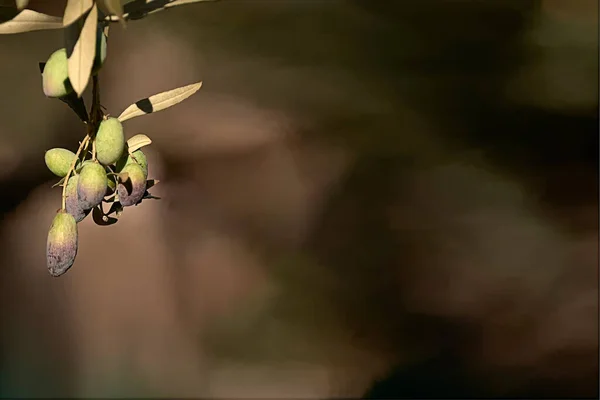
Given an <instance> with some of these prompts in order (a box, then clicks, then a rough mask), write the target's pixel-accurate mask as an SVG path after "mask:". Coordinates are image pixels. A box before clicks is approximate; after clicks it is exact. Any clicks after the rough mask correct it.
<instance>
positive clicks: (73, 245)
mask: <svg viewBox="0 0 600 400" xmlns="http://www.w3.org/2000/svg"><path fill="white" fill-rule="evenodd" d="M77 240H78V238H77V222H75V218H73V216H72V215H71V214H69V213H67V212H65V211H64V210H61V211H59V212H58V213H57V214H56V216H55V217H54V219H53V220H52V225H51V226H50V231H49V232H48V240H47V242H46V264H47V267H48V271H49V272H50V275H52V276H60V275H62V274H64V273H65V272H67V270H68V269H69V268H71V266H72V265H73V263H74V262H75V256H77Z"/></svg>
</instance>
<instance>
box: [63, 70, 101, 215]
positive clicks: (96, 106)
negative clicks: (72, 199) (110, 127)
mask: <svg viewBox="0 0 600 400" xmlns="http://www.w3.org/2000/svg"><path fill="white" fill-rule="evenodd" d="M101 120H102V110H101V108H100V85H99V82H98V75H94V76H93V77H92V105H91V109H90V122H89V123H88V124H87V135H85V138H84V139H83V140H82V141H81V143H80V144H79V149H77V153H75V159H74V160H73V163H72V164H71V167H70V168H69V171H68V172H67V175H65V182H64V184H63V190H62V209H63V210H66V206H67V186H68V184H69V178H70V177H71V175H72V174H73V171H75V166H76V165H77V162H78V161H79V156H80V155H81V152H82V151H86V150H87V148H88V145H89V143H90V140H91V141H92V159H94V160H95V159H96V140H95V139H96V138H95V136H96V131H97V130H98V125H99V124H100V121H101ZM84 160H85V156H84V157H83V160H82V161H84Z"/></svg>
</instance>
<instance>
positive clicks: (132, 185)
mask: <svg viewBox="0 0 600 400" xmlns="http://www.w3.org/2000/svg"><path fill="white" fill-rule="evenodd" d="M125 172H126V173H127V174H129V179H128V180H127V181H126V182H119V184H118V185H117V194H118V195H119V202H120V203H121V204H122V205H123V206H125V207H127V206H133V205H135V204H137V203H138V202H139V201H140V200H141V199H142V197H144V193H146V176H145V175H144V171H143V170H142V167H140V166H139V165H138V164H136V163H131V164H127V165H125V167H123V170H122V171H121V173H125Z"/></svg>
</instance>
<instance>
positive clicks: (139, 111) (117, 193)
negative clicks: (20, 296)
mask: <svg viewBox="0 0 600 400" xmlns="http://www.w3.org/2000/svg"><path fill="white" fill-rule="evenodd" d="M201 1H209V0H68V1H67V3H66V7H65V10H64V14H63V16H62V18H60V17H56V16H51V15H47V14H44V13H40V12H37V11H34V10H31V9H27V6H28V3H29V1H28V0H16V4H15V6H10V7H0V34H16V33H23V32H30V31H40V30H46V29H62V30H63V32H64V47H61V48H59V49H58V50H56V51H54V52H53V53H52V54H51V55H50V57H49V58H48V59H47V60H46V62H42V63H40V64H39V67H40V73H41V75H42V88H43V92H44V94H45V95H46V96H47V97H49V98H53V99H58V100H61V101H62V102H64V103H66V104H67V105H68V106H69V107H70V108H71V109H72V110H73V111H74V112H75V114H76V115H77V116H78V117H79V119H81V121H82V122H83V124H84V128H85V136H84V137H83V139H82V140H81V141H80V142H79V147H78V148H77V150H76V151H75V152H73V151H71V150H68V149H62V148H54V149H51V150H48V151H47V152H46V153H45V162H46V165H47V167H48V169H49V170H50V171H51V172H52V173H54V174H55V175H56V176H58V177H59V178H60V180H59V181H58V182H57V183H56V184H55V185H54V186H53V187H56V186H59V187H62V205H61V208H60V209H59V210H58V211H57V214H56V216H55V217H54V219H53V221H52V224H51V227H50V230H49V232H48V239H47V244H46V259H47V267H48V271H49V272H50V275H52V276H55V277H57V276H61V275H63V274H64V273H65V272H67V271H68V270H69V269H70V268H71V266H72V265H73V263H74V262H75V257H76V255H77V247H78V232H77V224H78V223H79V222H81V221H82V220H83V219H85V218H86V217H87V216H88V215H89V214H92V219H93V220H94V222H95V223H96V224H98V225H101V226H107V225H112V224H114V223H116V222H117V221H118V219H119V217H120V216H121V215H122V214H123V212H124V210H125V209H126V207H130V206H134V205H135V206H137V205H138V204H140V203H142V201H144V200H147V199H157V197H154V196H152V195H151V194H150V192H149V189H150V188H152V187H153V186H154V185H155V184H157V183H158V181H157V180H154V179H148V162H147V160H146V156H145V154H144V153H143V151H142V148H143V147H145V146H148V145H150V144H151V143H152V140H151V139H150V138H149V137H148V136H146V135H144V134H142V133H138V134H135V135H132V136H130V137H129V138H128V139H127V138H126V135H125V129H124V127H123V123H124V122H125V121H127V120H129V119H131V118H135V117H139V116H143V115H146V114H150V113H154V112H157V111H161V110H164V109H166V108H169V107H171V106H174V105H176V104H178V103H180V102H181V101H183V100H185V99H187V98H188V97H190V96H191V95H193V94H194V93H196V92H197V91H198V90H199V89H200V87H201V86H202V82H197V83H193V84H190V85H187V86H183V87H180V88H177V89H173V90H169V91H166V92H163V93H159V94H155V95H153V96H150V97H147V98H144V99H141V100H139V101H137V102H135V103H133V104H131V105H130V106H129V107H127V108H126V109H125V110H123V111H122V112H121V113H120V114H119V116H118V117H112V116H110V115H109V114H107V113H105V108H104V107H103V106H102V105H101V103H100V84H99V79H98V72H99V71H100V69H101V68H102V66H103V64H104V62H105V60H106V57H107V51H106V50H107V44H108V33H109V28H110V26H111V24H114V23H118V24H121V25H122V26H126V24H127V23H128V21H132V20H139V19H142V18H144V17H146V16H148V15H150V14H153V13H156V12H160V11H163V10H166V9H168V8H171V7H177V6H181V5H185V4H191V3H197V2H201ZM90 83H91V84H90ZM90 86H91V88H90ZM87 89H91V91H92V93H91V105H90V107H89V108H87V107H86V105H85V102H84V99H83V97H82V95H83V94H84V93H85V92H86V90H87Z"/></svg>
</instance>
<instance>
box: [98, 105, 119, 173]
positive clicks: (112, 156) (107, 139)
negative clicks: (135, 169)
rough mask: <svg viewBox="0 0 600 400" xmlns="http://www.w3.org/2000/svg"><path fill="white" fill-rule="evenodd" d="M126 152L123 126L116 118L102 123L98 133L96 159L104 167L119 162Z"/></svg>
mask: <svg viewBox="0 0 600 400" xmlns="http://www.w3.org/2000/svg"><path fill="white" fill-rule="evenodd" d="M123 150H125V135H124V134H123V125H121V122H119V120H118V119H116V118H112V117H111V118H108V119H105V120H104V121H102V122H101V123H100V126H99V127H98V133H96V158H97V159H98V161H99V162H100V163H101V164H103V165H109V164H113V163H115V162H117V160H118V159H119V158H120V157H121V155H122V154H123Z"/></svg>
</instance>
